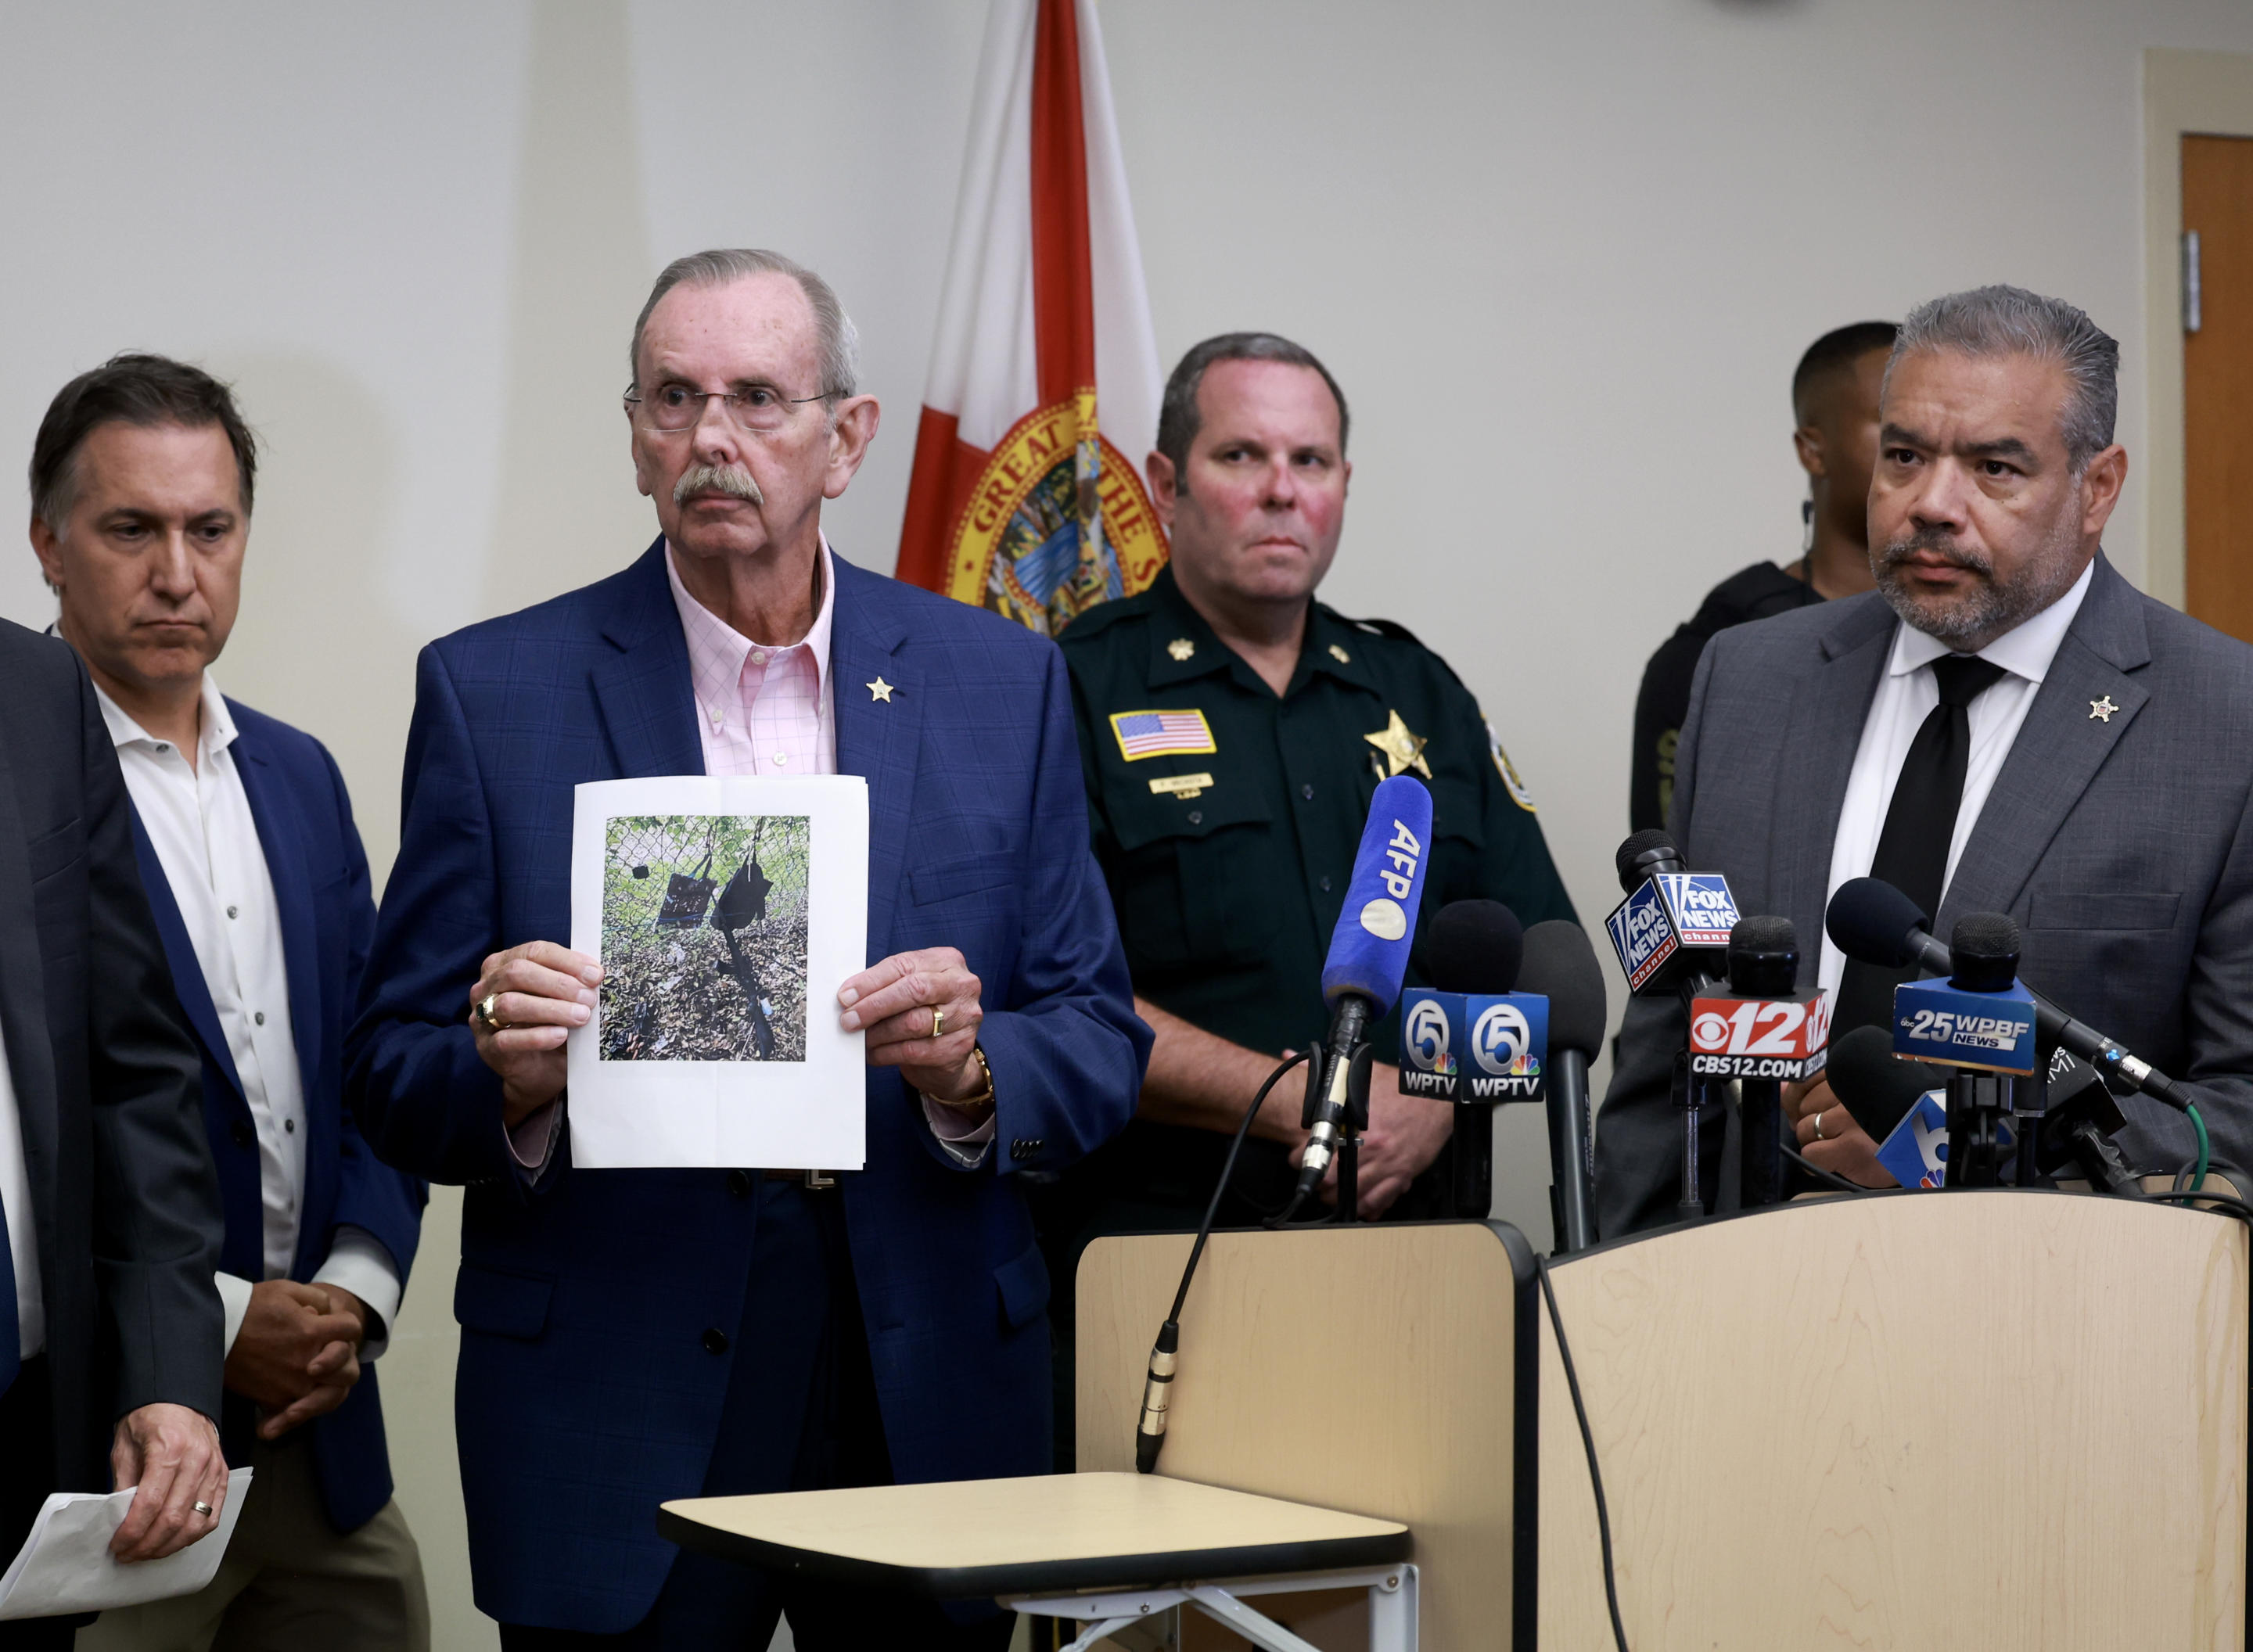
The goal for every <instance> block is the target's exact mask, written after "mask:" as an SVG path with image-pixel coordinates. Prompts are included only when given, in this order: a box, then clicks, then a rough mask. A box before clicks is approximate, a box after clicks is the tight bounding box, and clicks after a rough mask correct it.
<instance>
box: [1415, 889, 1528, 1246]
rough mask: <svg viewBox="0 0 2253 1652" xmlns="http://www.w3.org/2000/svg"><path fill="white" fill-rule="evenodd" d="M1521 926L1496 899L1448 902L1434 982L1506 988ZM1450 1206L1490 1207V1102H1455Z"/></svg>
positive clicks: (1438, 921)
mask: <svg viewBox="0 0 2253 1652" xmlns="http://www.w3.org/2000/svg"><path fill="white" fill-rule="evenodd" d="M1524 951H1525V929H1524V925H1523V924H1520V923H1518V921H1517V913H1515V912H1513V911H1511V910H1510V909H1509V908H1508V907H1506V906H1504V905H1503V903H1501V902H1500V901H1450V902H1449V903H1447V905H1445V906H1443V907H1441V908H1440V911H1439V915H1438V916H1437V917H1434V918H1433V920H1432V950H1431V959H1432V986H1433V988H1434V989H1435V990H1436V991H1439V992H1442V993H1477V994H1479V995H1480V996H1482V997H1483V996H1487V995H1489V994H1493V993H1506V992H1509V991H1510V989H1511V988H1512V987H1513V986H1516V985H1517V965H1518V961H1519V959H1520V958H1522V957H1523V956H1524ZM1454 1145H1455V1174H1454V1194H1453V1198H1454V1213H1455V1215H1457V1216H1473V1217H1476V1218H1478V1219H1479V1220H1481V1221H1483V1220H1484V1219H1485V1217H1486V1214H1487V1212H1488V1211H1489V1210H1491V1209H1493V1208H1494V1106H1493V1104H1492V1103H1490V1102H1483V1101H1465V1100H1458V1101H1457V1102H1456V1104H1455V1129H1454Z"/></svg>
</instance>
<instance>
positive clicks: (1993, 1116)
mask: <svg viewBox="0 0 2253 1652" xmlns="http://www.w3.org/2000/svg"><path fill="white" fill-rule="evenodd" d="M2011 1089H2012V1079H2011V1077H2010V1075H2009V1074H2007V1073H1989V1072H1977V1071H1974V1070H1972V1069H1971V1068H1968V1067H1958V1068H1957V1069H1956V1070H1954V1071H1952V1072H1951V1073H1950V1075H1949V1077H1948V1175H1947V1179H1946V1181H1944V1182H1943V1186H1946V1187H1950V1188H1992V1187H1996V1186H1998V1185H2000V1183H2001V1181H2002V1174H2001V1173H2002V1132H2001V1124H2002V1116H2003V1114H2004V1112H2006V1111H2007V1110H2009V1108H2010V1105H2011V1095H2010V1091H2011Z"/></svg>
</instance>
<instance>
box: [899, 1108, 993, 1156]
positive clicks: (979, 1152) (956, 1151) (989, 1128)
mask: <svg viewBox="0 0 2253 1652" xmlns="http://www.w3.org/2000/svg"><path fill="white" fill-rule="evenodd" d="M916 1099H917V1101H919V1102H921V1103H923V1121H924V1123H925V1124H927V1125H929V1126H931V1134H932V1135H934V1136H936V1137H937V1138H938V1145H939V1146H940V1147H944V1148H945V1149H946V1151H947V1155H948V1156H949V1157H950V1158H952V1160H953V1161H955V1162H956V1163H957V1164H959V1165H960V1166H962V1168H964V1169H966V1170H974V1169H975V1168H978V1166H980V1165H981V1164H983V1163H984V1162H985V1161H986V1150H987V1148H988V1147H992V1146H993V1145H994V1118H995V1115H994V1113H993V1112H990V1111H989V1112H987V1115H986V1116H985V1118H983V1119H980V1120H979V1121H978V1122H977V1123H976V1124H974V1125H973V1124H972V1123H971V1122H970V1118H969V1115H968V1114H966V1113H965V1112H963V1111H962V1109H961V1108H959V1107H949V1106H946V1105H944V1104H943V1103H940V1102H936V1101H933V1100H932V1099H931V1098H930V1097H929V1096H926V1095H924V1093H923V1091H920V1090H918V1091H916Z"/></svg>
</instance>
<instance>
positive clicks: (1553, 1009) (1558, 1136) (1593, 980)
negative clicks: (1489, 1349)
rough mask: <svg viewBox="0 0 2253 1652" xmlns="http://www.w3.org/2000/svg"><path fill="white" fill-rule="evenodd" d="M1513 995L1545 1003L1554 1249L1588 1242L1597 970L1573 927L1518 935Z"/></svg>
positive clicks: (1541, 927)
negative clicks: (1535, 996)
mask: <svg viewBox="0 0 2253 1652" xmlns="http://www.w3.org/2000/svg"><path fill="white" fill-rule="evenodd" d="M1517 990H1518V991H1519V992H1521V993H1540V994H1541V995H1542V996H1543V997H1544V998H1546V999H1547V1000H1549V1213H1550V1219H1551V1223H1552V1229H1553V1232H1554V1236H1555V1242H1554V1244H1553V1246H1552V1249H1553V1250H1555V1251H1585V1250H1587V1248H1588V1247H1589V1246H1590V1245H1592V1244H1594V1243H1595V1242H1596V1217H1595V1195H1594V1181H1595V1158H1594V1155H1595V1146H1594V1137H1593V1136H1592V1135H1591V1134H1590V1132H1589V1128H1588V1119H1589V1108H1588V1063H1590V1062H1591V1061H1593V1060H1594V1059H1595V1055H1596V1051H1597V1050H1599V1049H1601V1048H1602V1047H1603V1042H1604V1020H1605V1014H1606V1008H1605V1004H1604V972H1603V971H1602V969H1601V967H1599V966H1598V965H1597V963H1596V949H1595V948H1594V947H1593V946H1591V945H1590V944H1588V938H1587V934H1586V932H1585V931H1582V930H1581V928H1580V925H1579V924H1573V923H1568V922H1566V920H1565V919H1563V918H1552V919H1550V920H1549V921H1548V922H1547V923H1545V924H1535V925H1534V926H1533V927H1532V928H1531V929H1530V930H1528V931H1525V951H1524V961H1523V962H1522V963H1521V964H1520V965H1518V971H1517Z"/></svg>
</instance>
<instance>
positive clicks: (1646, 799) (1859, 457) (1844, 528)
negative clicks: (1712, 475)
mask: <svg viewBox="0 0 2253 1652" xmlns="http://www.w3.org/2000/svg"><path fill="white" fill-rule="evenodd" d="M1893 344H1894V324H1893V323H1892V322H1890V321H1858V322H1856V323H1855V324H1853V325H1852V326H1851V327H1840V328H1838V329H1837V330H1836V331H1831V332H1826V333H1824V335H1823V336H1822V337H1821V338H1817V340H1816V341H1815V342H1814V343H1813V344H1811V345H1808V346H1807V353H1806V354H1805V355H1803V356H1802V357H1800V359H1799V366H1798V368H1797V369H1796V371H1795V372H1794V373H1792V375H1791V415H1792V418H1793V419H1794V420H1795V421H1796V425H1797V428H1796V429H1794V430H1793V431H1792V433H1791V443H1792V446H1793V448H1794V449H1795V450H1796V451H1797V453H1798V455H1799V464H1800V467H1801V468H1802V469H1803V470H1804V471H1806V472H1807V493H1808V497H1807V498H1806V500H1805V502H1804V503H1803V505H1801V507H1800V509H1801V512H1802V514H1803V518H1804V520H1805V522H1806V525H1807V533H1806V539H1805V542H1804V544H1803V546H1802V547H1801V554H1800V557H1799V560H1798V561H1796V562H1792V563H1789V564H1788V565H1786V566H1784V567H1782V568H1779V567H1777V566H1776V565H1775V563H1774V562H1754V564H1753V565H1752V566H1751V567H1750V568H1745V569H1744V570H1742V571H1741V572H1740V573H1736V574H1733V575H1730V576H1729V577H1728V578H1727V579H1725V580H1723V581H1722V582H1720V583H1719V585H1716V586H1715V587H1713V589H1712V590H1710V591H1708V592H1706V593H1705V602H1704V603H1702V604H1701V605H1700V606H1699V607H1698V612H1697V613H1696V615H1695V616H1693V617H1691V621H1690V623H1689V624H1686V625H1684V626H1682V627H1681V628H1680V629H1679V630H1678V631H1676V632H1675V633H1674V635H1673V636H1671V637H1670V638H1667V639H1666V641H1665V642H1664V643H1662V644H1660V645H1659V648H1658V652H1657V653H1655V654H1653V655H1652V656H1651V657H1650V665H1649V666H1646V667H1645V668H1644V670H1643V689H1642V692H1641V693H1639V694H1637V695H1636V701H1635V761H1634V763H1633V764H1632V766H1631V768H1630V770H1629V777H1628V820H1629V830H1630V831H1634V832H1644V831H1650V830H1652V829H1654V828H1660V827H1664V826H1665V825H1666V812H1667V810H1668V809H1669V807H1671V805H1672V803H1673V800H1674V768H1675V748H1676V746H1677V744H1678V742H1679V741H1680V739H1681V735H1682V719H1683V717H1684V715H1685V714H1686V713H1687V712H1688V711H1689V709H1690V680H1691V677H1692V676H1693V675H1694V674H1695V673H1696V672H1697V670H1698V655H1699V654H1701V653H1703V652H1705V644H1706V642H1707V641H1708V640H1709V639H1710V638H1712V635H1713V634H1714V633H1715V632H1716V631H1723V630H1726V628H1727V627H1729V626H1731V625H1741V624H1745V623H1746V622H1747V621H1749V620H1755V619H1766V618H1768V617H1769V616H1770V615H1772V614H1785V613H1789V612H1790V611H1791V610H1793V609H1795V608H1805V607H1808V606H1809V605H1810V604H1812V603H1820V602H1824V601H1827V600H1828V599H1830V598H1831V597H1834V596H1853V595H1854V594H1855V593H1856V592H1858V591H1866V590H1868V589H1870V533H1869V524H1868V515H1869V496H1870V471H1871V467H1872V466H1873V465H1874V464H1876V462H1877V454H1878V386H1879V383H1880V381H1881V380H1883V379H1884V377H1885V371H1886V356H1887V352H1889V351H1890V350H1892V348H1893Z"/></svg>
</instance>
